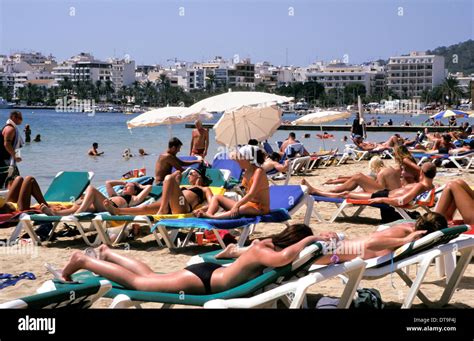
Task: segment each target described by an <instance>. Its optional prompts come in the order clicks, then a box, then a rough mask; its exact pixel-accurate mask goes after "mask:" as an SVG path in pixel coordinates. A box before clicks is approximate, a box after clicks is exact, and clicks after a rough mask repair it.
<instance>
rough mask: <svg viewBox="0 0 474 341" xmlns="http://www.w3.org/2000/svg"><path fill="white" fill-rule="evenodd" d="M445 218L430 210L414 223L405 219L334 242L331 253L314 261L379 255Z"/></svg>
mask: <svg viewBox="0 0 474 341" xmlns="http://www.w3.org/2000/svg"><path fill="white" fill-rule="evenodd" d="M447 225H448V224H447V221H446V219H445V218H444V217H443V216H442V215H441V214H438V213H434V212H430V213H426V214H425V215H423V216H421V217H420V218H418V220H417V221H416V223H412V222H406V223H401V224H397V225H394V226H391V227H389V228H387V229H385V230H382V231H376V232H374V233H372V234H371V235H369V236H365V237H360V238H355V239H346V240H342V241H338V242H337V243H335V245H333V244H330V245H331V246H332V248H333V252H331V253H332V254H327V255H324V256H322V257H321V258H318V259H317V261H316V264H321V265H325V264H331V263H338V262H346V261H349V260H352V259H354V258H357V257H361V258H362V259H369V258H373V257H380V256H384V255H386V254H389V253H390V252H392V251H394V250H396V249H397V248H399V247H400V246H402V245H404V244H406V243H410V242H412V241H414V240H417V239H419V238H421V237H423V236H424V235H425V234H429V233H432V232H435V231H438V230H441V229H443V228H446V227H447Z"/></svg>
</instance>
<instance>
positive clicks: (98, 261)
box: [49, 224, 331, 295]
mask: <svg viewBox="0 0 474 341" xmlns="http://www.w3.org/2000/svg"><path fill="white" fill-rule="evenodd" d="M330 237H331V235H328V234H325V235H321V236H319V235H318V236H314V235H313V233H312V230H311V228H309V227H308V226H306V225H303V224H297V225H291V226H289V227H287V228H286V229H284V230H283V231H282V232H281V233H279V234H277V235H275V236H272V237H269V238H266V239H263V240H256V241H254V242H253V243H252V245H251V246H250V247H249V248H247V249H246V251H245V252H244V253H242V254H240V257H239V258H238V259H237V260H236V261H235V262H233V263H232V264H230V265H229V266H221V265H219V264H214V263H206V262H203V263H198V264H194V265H190V266H188V267H186V268H184V269H183V270H179V271H175V272H172V273H168V274H157V273H155V272H154V271H153V270H152V269H151V268H150V267H149V266H148V265H146V264H145V263H143V262H140V261H138V260H134V259H132V258H129V257H127V256H125V255H121V254H118V253H116V252H113V251H112V250H110V249H109V248H108V247H107V246H105V245H102V246H100V247H99V248H98V249H97V250H95V251H94V250H92V251H93V252H90V253H87V254H85V253H83V252H80V251H75V252H74V253H73V254H72V256H71V258H70V260H69V262H68V263H67V264H66V265H65V267H64V268H63V269H62V271H57V270H56V271H54V270H53V272H54V274H55V275H56V276H58V277H60V278H58V279H62V280H66V281H69V280H71V276H72V274H74V273H75V272H77V271H79V270H81V269H84V270H89V271H92V272H94V273H95V274H98V275H99V276H102V277H105V278H107V279H109V280H111V281H113V282H116V283H119V284H121V285H123V286H124V287H125V288H127V289H132V290H140V291H157V292H169V293H179V292H183V293H186V294H196V295H200V294H207V295H209V294H211V293H218V292H222V291H225V290H228V289H230V288H233V287H236V286H238V285H240V284H242V283H244V282H246V281H249V280H250V279H252V278H255V277H257V276H258V275H260V274H261V273H262V271H263V270H264V269H265V268H266V267H281V266H285V265H287V264H290V263H291V262H292V261H294V260H295V259H296V258H297V257H298V255H299V253H300V252H301V251H302V250H303V249H304V248H305V247H306V246H308V245H310V244H311V243H314V242H315V241H319V240H324V241H329V240H330ZM49 269H51V267H49Z"/></svg>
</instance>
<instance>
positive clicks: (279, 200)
mask: <svg viewBox="0 0 474 341" xmlns="http://www.w3.org/2000/svg"><path fill="white" fill-rule="evenodd" d="M303 196H304V192H303V190H302V189H301V186H300V185H286V186H270V210H271V211H273V210H278V209H281V208H284V209H285V210H287V211H291V210H292V209H293V208H294V207H295V206H296V205H298V203H299V202H300V201H301V199H302V198H303Z"/></svg>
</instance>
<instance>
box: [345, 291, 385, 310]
mask: <svg viewBox="0 0 474 341" xmlns="http://www.w3.org/2000/svg"><path fill="white" fill-rule="evenodd" d="M383 307H384V304H383V301H382V296H380V292H379V291H378V290H377V289H368V288H361V289H357V293H356V298H355V299H354V300H353V301H352V304H351V308H355V309H366V310H367V309H383Z"/></svg>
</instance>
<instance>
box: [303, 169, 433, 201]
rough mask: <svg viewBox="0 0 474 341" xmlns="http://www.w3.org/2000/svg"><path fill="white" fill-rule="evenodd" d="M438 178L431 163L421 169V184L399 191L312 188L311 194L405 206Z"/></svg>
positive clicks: (429, 187)
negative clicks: (351, 190)
mask: <svg viewBox="0 0 474 341" xmlns="http://www.w3.org/2000/svg"><path fill="white" fill-rule="evenodd" d="M435 176H436V166H435V165H434V164H432V163H431V162H427V163H425V164H424V165H423V166H422V167H421V171H420V182H418V183H412V184H407V185H405V186H402V187H400V188H397V189H393V190H389V189H382V190H378V191H373V192H370V191H368V192H342V193H333V192H329V191H320V190H318V189H316V188H314V187H313V188H310V191H311V194H315V195H320V196H325V197H328V198H349V199H357V200H367V204H369V205H371V204H387V205H392V206H404V205H406V204H408V203H409V202H410V201H412V200H413V199H415V198H416V197H417V196H418V195H420V194H422V193H424V192H426V191H428V190H430V189H432V188H433V178H434V177H435Z"/></svg>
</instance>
